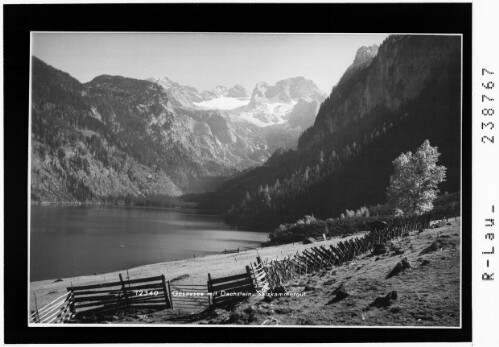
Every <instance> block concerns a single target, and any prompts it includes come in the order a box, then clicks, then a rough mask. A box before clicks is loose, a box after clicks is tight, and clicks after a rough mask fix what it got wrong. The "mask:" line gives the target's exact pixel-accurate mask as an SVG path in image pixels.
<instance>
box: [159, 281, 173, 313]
mask: <svg viewBox="0 0 499 347" xmlns="http://www.w3.org/2000/svg"><path fill="white" fill-rule="evenodd" d="M161 282H163V291H164V293H165V303H166V308H171V296H170V291H169V290H168V291H167V289H166V281H165V275H161ZM168 286H170V281H168Z"/></svg>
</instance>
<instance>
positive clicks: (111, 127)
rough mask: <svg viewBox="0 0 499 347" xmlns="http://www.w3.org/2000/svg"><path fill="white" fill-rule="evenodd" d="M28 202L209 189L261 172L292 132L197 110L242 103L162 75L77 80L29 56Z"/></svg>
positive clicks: (293, 139)
mask: <svg viewBox="0 0 499 347" xmlns="http://www.w3.org/2000/svg"><path fill="white" fill-rule="evenodd" d="M32 73H33V86H32V161H31V164H32V182H31V185H32V199H33V201H53V202H57V201H84V202H95V201H109V200H110V201H117V200H123V199H132V198H150V197H155V196H178V195H181V194H184V193H190V192H202V191H206V190H213V189H214V187H216V185H217V184H219V183H220V182H221V181H222V180H223V179H224V177H227V176H230V175H232V174H234V173H236V172H239V171H241V170H245V169H247V168H249V167H252V166H257V165H261V163H263V162H265V160H267V159H268V158H269V157H270V156H271V154H272V153H273V152H274V151H275V150H276V149H278V148H279V147H288V146H292V145H294V146H296V143H297V140H298V136H299V134H300V131H298V130H296V129H291V130H289V129H284V128H282V129H281V128H273V127H268V128H266V129H262V128H260V127H258V126H256V125H255V124H252V123H248V122H245V121H242V120H241V119H239V118H238V117H236V116H235V115H234V114H232V113H230V112H228V111H226V110H223V109H216V108H209V107H200V106H198V105H200V104H202V103H209V102H219V101H220V100H221V99H224V100H226V101H227V100H229V101H233V100H238V101H239V102H241V101H240V100H239V99H243V101H242V102H243V103H245V104H246V103H248V97H240V98H239V97H238V98H235V97H232V96H229V94H230V95H235V94H238V95H243V93H244V92H245V91H244V88H242V87H241V86H237V85H236V86H234V87H233V88H231V89H226V88H224V87H222V86H218V87H216V88H215V89H214V90H213V91H212V92H213V93H214V94H216V97H215V98H214V99H211V100H209V101H206V100H205V99H204V98H203V96H202V93H199V91H198V90H197V89H195V88H193V87H190V86H183V85H180V84H179V83H176V82H173V81H171V80H170V79H168V78H161V79H149V80H138V79H132V78H126V77H122V76H110V75H101V76H98V77H96V78H94V79H93V80H92V81H90V82H88V83H84V84H82V83H80V82H79V81H77V80H76V79H74V78H73V77H71V76H70V75H68V74H67V73H64V72H62V71H59V70H57V69H55V68H53V67H51V66H49V65H47V64H45V63H44V62H43V61H41V60H39V59H38V58H36V57H33V64H32Z"/></svg>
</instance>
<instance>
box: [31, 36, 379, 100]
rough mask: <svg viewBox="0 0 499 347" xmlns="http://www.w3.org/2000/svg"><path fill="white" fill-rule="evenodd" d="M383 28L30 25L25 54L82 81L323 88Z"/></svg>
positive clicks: (330, 84) (375, 39)
mask: <svg viewBox="0 0 499 347" xmlns="http://www.w3.org/2000/svg"><path fill="white" fill-rule="evenodd" d="M387 36H388V35H386V34H242V33H235V34H230V33H219V34H217V33H33V34H32V54H33V55H34V56H36V57H38V58H40V59H41V60H43V61H44V62H46V63H47V64H49V65H52V66H53V67H55V68H57V69H59V70H62V71H64V72H67V73H69V74H70V75H71V76H73V77H75V78H76V79H77V80H79V81H80V82H82V83H85V82H88V81H91V80H92V79H93V78H95V77H97V76H99V75H103V74H107V75H120V76H124V77H131V78H137V79H146V78H149V77H158V78H161V77H168V78H169V79H171V80H173V81H175V82H178V83H180V84H182V85H189V86H192V87H195V88H197V89H198V90H199V91H203V90H211V89H213V88H214V87H215V86H216V85H223V86H225V87H227V88H230V87H232V86H234V85H235V84H241V85H243V86H244V87H245V88H247V89H248V90H249V91H250V92H251V91H252V89H253V88H254V86H255V85H256V83H258V82H261V81H265V82H267V83H269V84H274V83H275V82H277V81H279V80H282V79H285V78H289V77H295V76H303V77H305V78H308V79H311V80H313V81H314V82H315V83H316V84H317V85H318V86H319V88H321V89H322V90H323V91H325V92H328V93H329V92H330V91H331V88H332V87H333V86H334V85H336V83H337V82H338V81H339V79H340V78H341V76H342V75H343V73H344V72H345V70H346V69H347V67H348V66H349V65H350V64H351V63H352V62H353V59H354V57H355V53H356V52H357V49H358V48H360V47H361V46H370V45H373V44H378V45H379V44H380V43H381V42H382V41H383V40H384V39H385V38H386V37H387Z"/></svg>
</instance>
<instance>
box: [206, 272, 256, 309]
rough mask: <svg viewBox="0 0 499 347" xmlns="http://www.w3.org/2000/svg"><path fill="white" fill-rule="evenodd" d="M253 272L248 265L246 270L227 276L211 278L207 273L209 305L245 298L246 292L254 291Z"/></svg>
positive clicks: (229, 302) (219, 304)
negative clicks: (209, 295) (209, 294)
mask: <svg viewBox="0 0 499 347" xmlns="http://www.w3.org/2000/svg"><path fill="white" fill-rule="evenodd" d="M253 278H254V277H253V273H252V271H251V269H250V267H249V266H246V272H245V273H242V274H239V275H233V276H228V277H220V278H211V275H210V274H208V292H209V293H211V305H214V306H223V305H227V304H231V303H234V302H236V301H240V300H243V299H246V298H247V297H248V296H247V295H246V294H248V293H255V292H256V288H255V283H254V280H253Z"/></svg>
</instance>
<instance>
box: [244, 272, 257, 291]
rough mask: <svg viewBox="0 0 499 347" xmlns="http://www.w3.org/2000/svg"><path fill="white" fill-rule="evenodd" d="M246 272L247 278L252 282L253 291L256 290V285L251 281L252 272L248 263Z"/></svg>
mask: <svg viewBox="0 0 499 347" xmlns="http://www.w3.org/2000/svg"><path fill="white" fill-rule="evenodd" d="M246 273H247V274H248V279H249V280H250V281H251V283H252V284H253V291H255V292H256V285H255V282H254V281H253V276H252V272H251V269H250V267H249V265H246Z"/></svg>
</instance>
